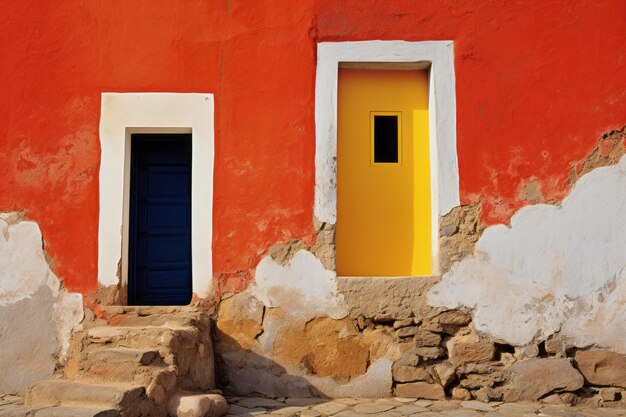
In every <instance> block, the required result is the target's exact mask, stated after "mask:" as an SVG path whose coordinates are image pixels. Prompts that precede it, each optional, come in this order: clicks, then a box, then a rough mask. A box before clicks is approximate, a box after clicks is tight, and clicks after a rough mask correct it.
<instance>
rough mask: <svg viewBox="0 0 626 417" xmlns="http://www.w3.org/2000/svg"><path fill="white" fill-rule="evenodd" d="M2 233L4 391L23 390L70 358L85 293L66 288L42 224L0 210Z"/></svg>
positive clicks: (0, 383) (0, 355)
mask: <svg viewBox="0 0 626 417" xmlns="http://www.w3.org/2000/svg"><path fill="white" fill-rule="evenodd" d="M0 232H1V233H0V369H11V372H10V373H6V374H5V376H4V377H3V378H1V379H0V392H4V393H22V392H24V391H25V390H26V388H27V387H28V385H29V384H30V383H31V382H33V381H35V380H38V379H42V378H46V377H49V376H51V375H52V373H53V372H54V370H55V368H56V367H57V364H58V363H62V362H64V361H65V359H66V355H67V351H68V348H69V341H70V335H71V332H72V329H73V328H75V327H76V326H78V325H79V323H80V322H81V320H82V319H83V306H82V296H81V294H78V293H70V292H67V291H66V290H65V289H63V288H61V283H60V281H59V279H58V278H57V277H56V276H55V275H54V273H53V272H52V271H51V270H50V267H49V265H48V263H47V261H46V255H45V253H44V251H43V240H42V236H41V231H40V230H39V227H38V226H37V224H36V223H34V222H31V221H25V220H23V215H19V214H17V213H0ZM25 346H28V347H29V348H28V349H25Z"/></svg>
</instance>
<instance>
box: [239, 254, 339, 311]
mask: <svg viewBox="0 0 626 417" xmlns="http://www.w3.org/2000/svg"><path fill="white" fill-rule="evenodd" d="M246 291H247V292H249V293H250V294H251V295H253V296H254V297H255V298H256V299H258V300H259V301H261V302H262V303H263V304H264V305H265V306H266V307H281V308H282V309H283V310H285V311H286V312H287V314H289V315H291V316H293V317H297V318H299V319H301V320H306V319H309V318H313V317H317V316H324V315H328V316H330V317H332V318H336V319H340V318H343V317H345V316H346V315H347V314H348V311H347V309H346V306H345V303H344V300H343V296H342V295H341V294H339V292H338V291H337V283H336V281H335V272H334V271H331V270H328V269H326V268H324V265H323V264H322V262H321V261H320V260H319V259H318V258H316V257H315V255H313V254H312V253H311V252H309V251H306V250H300V251H298V252H296V254H295V255H293V258H292V259H291V260H290V261H289V262H288V263H287V265H285V266H283V265H280V264H278V263H276V262H275V261H274V260H273V259H272V257H271V256H266V257H265V258H263V259H262V260H261V262H260V263H259V265H258V266H257V268H256V272H255V282H254V284H252V285H251V286H250V287H249V289H248V290H246Z"/></svg>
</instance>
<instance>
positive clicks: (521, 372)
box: [504, 358, 584, 401]
mask: <svg viewBox="0 0 626 417" xmlns="http://www.w3.org/2000/svg"><path fill="white" fill-rule="evenodd" d="M511 372H512V377H511V382H510V383H509V384H508V385H507V386H506V388H505V390H504V400H505V401H520V400H530V401H537V400H538V399H540V398H541V397H543V396H545V395H546V394H549V393H551V392H555V391H557V392H560V391H576V390H577V389H579V388H581V387H582V386H583V384H584V380H583V377H582V375H581V374H580V373H578V371H576V369H574V367H573V366H572V364H571V362H570V360H569V359H543V358H536V359H528V360H525V361H520V362H516V363H515V364H513V365H512V366H511Z"/></svg>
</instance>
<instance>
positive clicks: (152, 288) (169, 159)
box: [128, 134, 191, 305]
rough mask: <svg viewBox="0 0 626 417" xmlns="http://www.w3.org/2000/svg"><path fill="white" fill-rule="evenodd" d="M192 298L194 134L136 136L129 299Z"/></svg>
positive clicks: (170, 301)
mask: <svg viewBox="0 0 626 417" xmlns="http://www.w3.org/2000/svg"><path fill="white" fill-rule="evenodd" d="M190 301H191V135H190V134H134V135H132V136H131V179H130V229H129V263H128V303H129V304H130V305H185V304H189V302H190Z"/></svg>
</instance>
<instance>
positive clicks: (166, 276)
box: [145, 270, 188, 290]
mask: <svg viewBox="0 0 626 417" xmlns="http://www.w3.org/2000/svg"><path fill="white" fill-rule="evenodd" d="M187 278H188V277H187V274H186V273H185V271H180V270H179V271H176V270H172V271H168V270H161V271H146V272H145V280H146V287H147V288H148V289H150V290H176V289H179V288H181V287H184V286H185V285H186V283H187Z"/></svg>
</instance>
